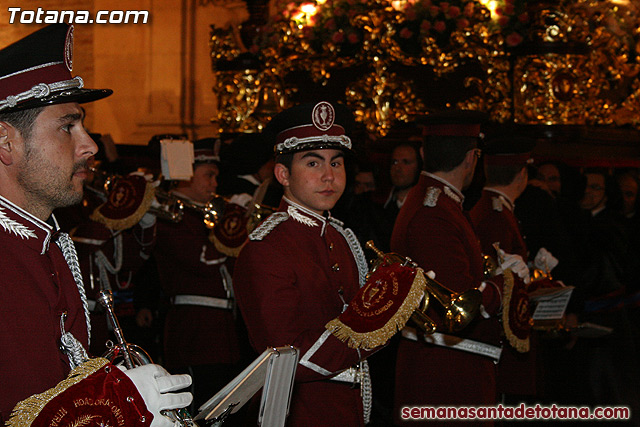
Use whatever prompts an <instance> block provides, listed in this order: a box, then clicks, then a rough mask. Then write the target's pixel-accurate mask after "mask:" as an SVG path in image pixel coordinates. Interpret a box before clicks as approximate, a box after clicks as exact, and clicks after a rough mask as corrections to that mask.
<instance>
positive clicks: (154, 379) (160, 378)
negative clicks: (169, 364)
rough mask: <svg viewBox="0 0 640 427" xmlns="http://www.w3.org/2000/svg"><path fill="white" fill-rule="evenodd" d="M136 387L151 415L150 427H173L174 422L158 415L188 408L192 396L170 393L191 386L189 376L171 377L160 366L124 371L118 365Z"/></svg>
mask: <svg viewBox="0 0 640 427" xmlns="http://www.w3.org/2000/svg"><path fill="white" fill-rule="evenodd" d="M118 368H120V369H121V370H122V371H123V372H124V373H125V374H126V375H127V376H128V377H129V379H130V380H131V382H133V385H135V386H136V388H137V389H138V392H139V393H140V395H141V396H142V399H143V400H144V403H145V405H146V406H147V410H148V411H149V412H151V413H152V414H153V421H152V422H151V427H173V425H174V422H173V421H172V420H170V419H169V418H167V417H165V416H164V415H162V414H161V413H160V411H163V410H170V409H179V408H184V407H186V406H189V405H190V404H191V401H192V400H193V395H192V394H191V393H189V392H182V393H171V392H173V391H176V390H182V389H183V388H185V387H189V386H190V385H191V377H190V376H189V375H171V374H169V373H168V372H167V371H166V370H165V369H164V368H163V367H162V366H160V365H154V364H150V365H143V366H139V367H137V368H133V369H126V368H125V367H123V366H120V365H118Z"/></svg>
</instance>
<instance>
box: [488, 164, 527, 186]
mask: <svg viewBox="0 0 640 427" xmlns="http://www.w3.org/2000/svg"><path fill="white" fill-rule="evenodd" d="M525 167H527V165H522V164H519V165H486V164H485V166H484V174H485V177H486V179H487V182H486V185H490V186H494V185H499V186H503V185H509V184H511V183H512V182H513V180H514V179H515V177H516V175H518V173H520V171H521V170H522V169H524V168H525Z"/></svg>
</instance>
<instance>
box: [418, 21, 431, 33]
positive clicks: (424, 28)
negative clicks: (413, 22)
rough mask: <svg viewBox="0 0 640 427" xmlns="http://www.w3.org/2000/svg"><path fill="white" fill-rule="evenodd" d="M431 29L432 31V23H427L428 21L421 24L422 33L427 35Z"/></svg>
mask: <svg viewBox="0 0 640 427" xmlns="http://www.w3.org/2000/svg"><path fill="white" fill-rule="evenodd" d="M430 29H431V21H427V20H426V19H425V20H424V21H422V24H420V31H423V32H425V33H426V32H428V31H429V30H430Z"/></svg>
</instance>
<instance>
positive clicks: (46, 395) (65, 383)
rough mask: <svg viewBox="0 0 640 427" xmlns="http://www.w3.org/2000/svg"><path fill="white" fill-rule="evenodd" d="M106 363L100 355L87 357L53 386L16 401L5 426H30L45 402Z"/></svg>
mask: <svg viewBox="0 0 640 427" xmlns="http://www.w3.org/2000/svg"><path fill="white" fill-rule="evenodd" d="M107 363H109V361H108V360H107V359H104V358H101V357H98V358H95V359H89V360H88V361H87V362H85V363H83V364H82V365H80V366H78V367H77V368H75V369H74V370H73V371H71V372H70V373H69V376H68V377H67V378H66V379H65V380H62V381H60V382H59V383H58V384H56V386H55V387H52V388H50V389H49V390H47V391H45V392H43V393H40V394H34V395H33V396H30V397H28V398H26V399H25V400H22V401H20V402H18V404H17V405H16V406H15V408H13V411H12V412H11V418H9V420H8V421H7V422H6V424H5V425H6V427H29V426H31V424H32V423H33V422H34V421H35V419H36V418H37V417H38V414H40V412H41V411H42V410H43V409H44V407H45V406H46V405H47V403H49V402H50V401H51V400H52V399H54V398H55V397H56V396H58V395H59V394H61V393H62V392H64V391H66V390H67V389H68V388H69V387H71V386H73V385H75V384H77V383H79V382H80V381H82V380H83V379H85V378H87V377H88V376H89V375H91V374H93V373H94V372H96V371H98V370H99V369H100V368H102V367H103V366H105V365H106V364H107Z"/></svg>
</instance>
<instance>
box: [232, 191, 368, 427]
mask: <svg viewBox="0 0 640 427" xmlns="http://www.w3.org/2000/svg"><path fill="white" fill-rule="evenodd" d="M366 272H367V267H366V260H365V258H364V254H363V253H362V249H361V248H360V246H359V244H358V243H357V240H356V237H355V235H353V233H351V232H350V230H348V229H343V228H342V223H341V222H340V221H337V220H335V219H333V218H331V217H323V216H320V215H318V214H316V213H314V212H312V211H310V210H308V209H305V208H304V207H302V206H300V205H298V204H295V203H293V202H291V201H289V200H288V199H286V198H283V201H282V203H281V205H280V208H279V211H278V212H276V213H274V214H273V215H271V216H270V217H269V218H268V219H267V220H265V221H264V222H263V223H262V224H261V225H260V226H259V227H258V228H256V229H255V230H254V231H253V233H251V235H250V241H249V242H248V243H247V244H246V245H245V247H244V248H243V249H242V252H241V253H240V255H239V257H238V259H237V262H236V265H235V270H234V287H235V291H236V297H237V300H238V305H239V307H240V309H241V312H242V315H243V317H244V319H245V323H246V325H247V328H248V331H249V338H250V339H251V343H252V345H253V347H254V348H255V350H256V351H258V352H262V351H264V350H265V349H266V348H267V347H279V346H285V345H292V346H295V347H297V348H298V349H299V350H300V362H299V365H298V368H297V371H296V377H295V386H294V391H293V397H292V402H291V409H290V414H289V418H288V420H287V425H288V426H314V427H317V426H339V425H340V426H362V425H364V420H363V406H362V398H361V396H360V392H361V390H360V388H359V387H354V386H353V384H350V383H345V382H339V381H335V380H330V379H331V378H332V377H334V376H335V375H336V374H338V373H340V372H342V371H344V370H346V369H347V368H349V367H352V366H353V365H354V364H356V363H358V362H359V360H360V359H361V358H364V357H365V356H366V355H368V354H369V352H368V351H361V352H360V354H359V352H358V351H357V350H354V349H351V348H349V347H348V346H347V345H346V344H345V343H344V342H342V341H340V340H339V339H337V338H336V337H334V336H333V335H332V334H331V333H329V332H328V331H327V329H325V325H326V323H327V322H329V321H330V320H332V319H334V318H336V317H337V316H338V315H340V313H341V312H342V311H343V310H344V308H345V306H346V303H348V302H349V301H351V300H352V299H353V298H354V296H355V295H356V293H357V292H358V289H359V287H360V284H361V283H364V276H365V275H366Z"/></svg>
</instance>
